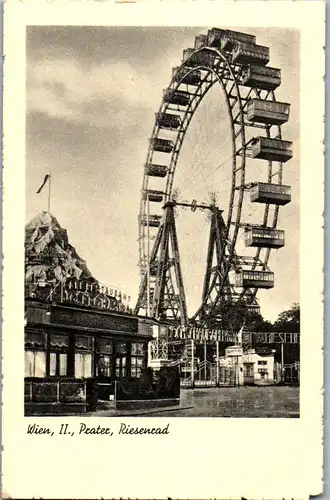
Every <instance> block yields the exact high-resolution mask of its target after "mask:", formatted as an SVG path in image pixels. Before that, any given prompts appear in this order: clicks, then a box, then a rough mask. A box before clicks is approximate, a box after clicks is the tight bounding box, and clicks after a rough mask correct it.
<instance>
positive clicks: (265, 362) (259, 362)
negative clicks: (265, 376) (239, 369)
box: [258, 361, 267, 365]
mask: <svg viewBox="0 0 330 500" xmlns="http://www.w3.org/2000/svg"><path fill="white" fill-rule="evenodd" d="M258 365H267V361H258Z"/></svg>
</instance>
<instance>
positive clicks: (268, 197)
mask: <svg viewBox="0 0 330 500" xmlns="http://www.w3.org/2000/svg"><path fill="white" fill-rule="evenodd" d="M250 200H251V202H253V203H268V204H272V205H287V204H288V203H290V201H291V187H290V186H283V185H280V184H267V183H265V182H257V183H255V184H254V185H253V186H252V187H251V189H250Z"/></svg>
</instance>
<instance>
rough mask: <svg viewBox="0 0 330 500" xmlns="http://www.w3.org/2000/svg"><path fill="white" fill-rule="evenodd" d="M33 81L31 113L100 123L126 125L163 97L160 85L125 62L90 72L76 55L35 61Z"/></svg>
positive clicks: (30, 76) (31, 67)
mask: <svg viewBox="0 0 330 500" xmlns="http://www.w3.org/2000/svg"><path fill="white" fill-rule="evenodd" d="M27 81H28V91H27V111H28V113H32V112H39V113H44V114H46V115H47V116H49V117H52V118H61V119H65V120H70V121H74V122H85V123H88V124H89V125H95V126H98V127H106V128H107V127H109V128H111V127H113V121H114V120H116V122H117V123H118V124H120V127H122V126H123V127H124V128H125V126H129V125H130V122H132V121H133V120H136V119H138V120H140V119H141V118H142V116H141V115H142V114H144V113H145V112H148V110H150V109H154V103H155V102H157V101H158V102H159V100H160V96H159V89H158V88H157V86H156V85H154V86H150V81H149V79H148V78H147V77H146V76H145V75H144V73H142V72H138V71H137V70H135V69H134V68H133V67H132V66H130V65H129V64H128V63H126V62H121V61H119V62H116V63H109V64H103V65H101V66H97V67H93V68H91V70H90V71H88V69H87V68H86V67H85V66H83V65H81V64H79V63H78V62H77V61H75V60H74V59H47V58H43V59H41V60H38V61H34V62H30V64H29V65H28V73H27ZM133 114H134V115H135V116H132V115H133ZM136 115H138V116H136Z"/></svg>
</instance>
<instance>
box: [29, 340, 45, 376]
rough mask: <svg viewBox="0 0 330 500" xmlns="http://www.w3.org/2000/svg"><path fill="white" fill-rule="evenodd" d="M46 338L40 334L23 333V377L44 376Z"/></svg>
mask: <svg viewBox="0 0 330 500" xmlns="http://www.w3.org/2000/svg"><path fill="white" fill-rule="evenodd" d="M46 342H47V337H46V334H45V333H42V332H25V376H26V377H45V376H46V345H47V343H46Z"/></svg>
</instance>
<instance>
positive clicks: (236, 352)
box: [226, 345, 243, 356]
mask: <svg viewBox="0 0 330 500" xmlns="http://www.w3.org/2000/svg"><path fill="white" fill-rule="evenodd" d="M226 356H243V348H242V347H241V346H239V345H233V346H231V347H227V349H226Z"/></svg>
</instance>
